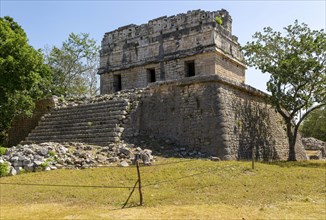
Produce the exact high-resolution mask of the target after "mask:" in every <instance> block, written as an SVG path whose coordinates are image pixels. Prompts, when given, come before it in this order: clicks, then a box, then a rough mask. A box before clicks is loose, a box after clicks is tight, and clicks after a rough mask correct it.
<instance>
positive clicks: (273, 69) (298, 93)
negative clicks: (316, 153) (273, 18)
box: [243, 20, 326, 161]
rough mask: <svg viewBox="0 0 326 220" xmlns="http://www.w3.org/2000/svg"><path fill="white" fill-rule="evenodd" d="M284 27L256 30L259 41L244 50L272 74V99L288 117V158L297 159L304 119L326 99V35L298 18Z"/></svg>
mask: <svg viewBox="0 0 326 220" xmlns="http://www.w3.org/2000/svg"><path fill="white" fill-rule="evenodd" d="M284 30H285V34H286V35H285V36H283V35H282V34H281V33H280V32H276V31H273V29H272V28H270V27H267V28H264V33H261V32H257V33H255V34H254V35H253V38H254V39H255V40H256V41H253V42H251V43H249V42H248V43H247V44H246V45H245V46H244V47H243V50H244V52H245V56H246V59H247V60H246V62H247V64H248V65H249V66H254V67H255V68H259V69H260V70H261V71H262V72H263V73H270V74H271V77H270V80H269V81H268V83H267V90H268V91H269V92H271V97H270V101H271V104H272V105H273V106H274V107H275V109H276V111H277V112H279V113H280V114H281V115H282V117H283V118H284V120H285V123H286V130H287V137H288V143H289V158H288V159H289V160H291V161H295V160H296V155H295V143H296V139H297V133H298V128H299V126H300V124H301V122H302V121H303V120H304V118H306V117H307V115H308V114H309V113H310V112H312V111H313V110H315V109H318V108H320V107H321V106H324V105H325V102H326V101H325V99H326V74H325V64H326V61H325V52H326V36H325V33H324V30H320V31H317V30H310V28H309V27H308V26H307V25H306V24H304V23H302V24H301V25H300V24H299V23H298V21H297V20H296V21H295V22H294V25H289V26H288V27H285V28H284Z"/></svg>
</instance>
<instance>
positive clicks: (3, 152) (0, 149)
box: [0, 146, 7, 156]
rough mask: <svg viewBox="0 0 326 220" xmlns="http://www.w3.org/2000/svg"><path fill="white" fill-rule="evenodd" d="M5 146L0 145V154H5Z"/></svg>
mask: <svg viewBox="0 0 326 220" xmlns="http://www.w3.org/2000/svg"><path fill="white" fill-rule="evenodd" d="M6 152H7V148H5V147H2V146H0V156H2V155H4V154H6Z"/></svg>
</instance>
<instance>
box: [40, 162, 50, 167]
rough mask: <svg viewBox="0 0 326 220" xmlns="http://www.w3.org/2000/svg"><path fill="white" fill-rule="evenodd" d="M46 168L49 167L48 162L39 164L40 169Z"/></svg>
mask: <svg viewBox="0 0 326 220" xmlns="http://www.w3.org/2000/svg"><path fill="white" fill-rule="evenodd" d="M48 166H49V162H48V161H45V162H43V163H41V164H40V167H42V168H43V169H45V168H46V167H48Z"/></svg>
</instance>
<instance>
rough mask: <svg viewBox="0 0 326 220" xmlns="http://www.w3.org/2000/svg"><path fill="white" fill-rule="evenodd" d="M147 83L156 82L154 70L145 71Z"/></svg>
mask: <svg viewBox="0 0 326 220" xmlns="http://www.w3.org/2000/svg"><path fill="white" fill-rule="evenodd" d="M147 81H148V82H149V83H152V82H156V75H155V69H154V68H153V69H147Z"/></svg>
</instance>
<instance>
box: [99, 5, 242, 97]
mask: <svg viewBox="0 0 326 220" xmlns="http://www.w3.org/2000/svg"><path fill="white" fill-rule="evenodd" d="M216 17H219V18H221V19H222V24H221V25H219V24H218V23H217V22H216ZM242 60H243V57H242V54H241V52H240V45H239V43H238V42H237V37H236V36H233V35H232V19H231V16H230V15H229V13H228V12H227V11H226V10H220V11H213V12H208V11H201V10H197V11H189V12H188V13H186V14H178V15H176V16H170V17H166V16H164V17H160V18H156V19H153V20H150V21H149V22H148V23H147V24H143V25H128V26H124V27H121V28H119V29H117V30H114V31H111V32H108V33H106V34H105V36H104V38H103V41H102V50H101V61H100V69H99V74H100V75H101V94H107V93H113V92H116V91H119V90H121V89H131V88H141V87H146V86H147V85H148V84H149V83H152V82H156V81H165V80H177V79H184V78H186V77H193V76H207V75H218V76H222V77H225V78H228V79H231V80H234V81H236V82H240V83H243V82H244V80H245V69H246V67H245V65H244V64H243V61H242Z"/></svg>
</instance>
